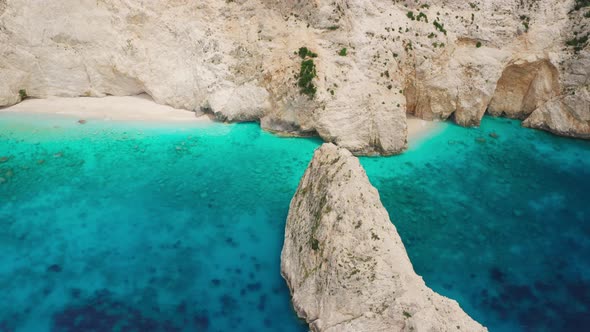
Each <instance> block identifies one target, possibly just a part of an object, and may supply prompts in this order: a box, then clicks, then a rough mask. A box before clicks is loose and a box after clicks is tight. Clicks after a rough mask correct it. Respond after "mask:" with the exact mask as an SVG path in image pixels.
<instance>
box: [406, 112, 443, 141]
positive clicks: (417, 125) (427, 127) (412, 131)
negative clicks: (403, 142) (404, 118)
mask: <svg viewBox="0 0 590 332" xmlns="http://www.w3.org/2000/svg"><path fill="white" fill-rule="evenodd" d="M441 126H442V123H441V122H437V121H426V120H422V119H419V118H415V117H412V116H408V142H409V143H410V144H411V143H412V142H413V141H417V140H420V139H422V138H424V137H426V136H428V135H429V134H431V133H433V132H435V131H437V130H438V129H440V128H441Z"/></svg>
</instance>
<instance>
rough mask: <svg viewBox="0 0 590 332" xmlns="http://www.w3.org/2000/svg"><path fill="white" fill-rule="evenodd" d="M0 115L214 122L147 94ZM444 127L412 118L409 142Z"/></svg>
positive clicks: (55, 101)
mask: <svg viewBox="0 0 590 332" xmlns="http://www.w3.org/2000/svg"><path fill="white" fill-rule="evenodd" d="M0 112H12V113H28V114H59V115H65V116H71V117H74V118H77V119H78V120H89V119H100V120H113V121H149V122H179V121H180V122H211V121H213V120H212V119H211V118H210V117H209V116H207V115H202V116H199V117H197V116H196V115H195V113H194V112H191V111H187V110H181V109H176V108H173V107H170V106H166V105H160V104H158V103H156V102H154V101H153V99H152V98H151V97H150V96H149V95H147V94H142V95H138V96H125V97H115V96H109V97H104V98H93V97H79V98H58V97H52V98H48V99H26V100H24V101H23V102H21V103H19V104H16V105H14V106H10V107H5V108H0ZM440 128H441V123H440V122H432V121H425V120H422V119H418V118H415V117H411V116H408V141H409V142H410V143H412V142H415V141H419V140H420V139H422V138H425V137H426V136H428V135H429V134H431V133H433V132H435V131H437V130H438V129H440Z"/></svg>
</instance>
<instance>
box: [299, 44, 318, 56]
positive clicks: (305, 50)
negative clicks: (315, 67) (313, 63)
mask: <svg viewBox="0 0 590 332" xmlns="http://www.w3.org/2000/svg"><path fill="white" fill-rule="evenodd" d="M298 54H299V57H301V59H305V58H306V57H310V58H317V57H318V55H317V54H316V53H313V52H312V51H310V50H309V49H308V48H307V47H302V48H300V49H299V53H298Z"/></svg>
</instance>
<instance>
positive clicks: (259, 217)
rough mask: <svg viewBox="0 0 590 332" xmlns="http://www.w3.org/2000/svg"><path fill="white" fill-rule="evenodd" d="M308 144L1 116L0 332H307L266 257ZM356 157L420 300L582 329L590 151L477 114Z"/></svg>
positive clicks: (512, 323)
mask: <svg viewBox="0 0 590 332" xmlns="http://www.w3.org/2000/svg"><path fill="white" fill-rule="evenodd" d="M319 144H321V142H320V141H319V140H317V139H302V138H279V137H276V136H273V135H272V134H269V133H266V132H263V131H261V130H260V128H259V126H258V125H256V124H234V125H225V124H218V123H215V124H192V125H186V124H183V125H180V124H154V123H122V122H116V123H115V122H103V121H88V122H87V123H86V124H84V125H81V124H79V123H77V119H73V118H67V117H57V116H47V115H46V116H31V115H15V114H7V113H4V114H1V113H0V253H1V255H0V332H9V331H10V332H12V331H19V332H44V331H65V332H73V331H286V332H289V331H307V328H306V326H305V325H304V324H303V323H301V322H300V321H299V320H298V319H297V317H296V315H295V313H294V312H293V310H292V308H291V305H290V298H289V291H288V289H287V287H286V285H285V282H284V281H283V280H282V278H281V276H280V251H281V247H282V243H283V231H284V225H285V219H286V216H287V212H288V207H289V202H290V200H291V197H292V196H293V194H294V192H295V190H296V188H297V184H298V181H299V178H300V177H301V176H302V175H303V172H304V171H305V168H306V166H307V163H308V162H309V160H310V159H311V157H312V153H313V150H314V149H315V148H316V147H318V146H319ZM362 163H363V165H364V166H365V167H366V169H367V174H368V175H369V178H370V180H371V182H372V183H373V184H374V185H375V186H376V187H377V188H378V189H379V191H380V194H381V198H382V200H383V203H384V205H385V206H386V208H387V209H388V211H389V213H390V215H391V219H392V221H393V222H394V224H395V225H396V227H397V229H398V231H399V233H400V235H401V236H402V239H403V241H404V244H405V245H406V247H407V250H408V254H409V256H410V258H411V259H412V262H413V264H414V267H415V269H416V271H417V272H418V273H419V274H421V275H423V276H424V279H425V280H426V282H427V284H428V285H429V286H430V287H432V288H433V289H434V290H436V291H438V292H440V293H442V294H443V295H446V296H449V297H452V298H454V299H456V300H457V301H459V303H460V305H461V306H462V307H463V308H464V309H465V310H466V311H467V312H468V313H469V314H470V315H472V316H473V317H474V318H475V319H477V320H479V321H480V322H482V323H483V324H484V325H486V326H488V327H489V328H490V330H491V331H499V332H504V331H587V330H589V329H590V311H589V306H590V200H589V199H588V195H587V192H588V189H589V188H590V142H587V141H580V140H573V139H566V138H559V137H556V136H553V135H550V134H547V133H544V132H540V131H534V130H530V129H524V128H521V127H520V124H519V123H518V122H517V121H512V120H505V119H493V118H485V119H484V121H483V123H482V126H481V128H475V129H467V128H461V127H458V126H454V125H450V124H441V126H440V129H439V130H438V131H437V132H435V133H433V134H431V135H430V136H427V137H425V138H423V139H421V140H420V142H413V143H412V146H411V148H410V150H409V151H408V152H407V153H405V154H403V155H401V156H396V157H389V158H362Z"/></svg>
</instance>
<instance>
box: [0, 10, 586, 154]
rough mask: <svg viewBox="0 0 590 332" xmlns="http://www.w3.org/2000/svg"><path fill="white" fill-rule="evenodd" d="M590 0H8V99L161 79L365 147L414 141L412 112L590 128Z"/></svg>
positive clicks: (161, 88)
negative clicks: (307, 60) (309, 71)
mask: <svg viewBox="0 0 590 332" xmlns="http://www.w3.org/2000/svg"><path fill="white" fill-rule="evenodd" d="M582 1H585V0H565V1H563V0H494V1H481V0H474V1H472V2H469V1H462V0H461V1H459V0H441V1H433V0H422V1H418V2H416V1H413V0H412V1H409V0H408V1H400V0H395V1H392V0H372V1H365V0H335V1H325V0H305V1H295V0H285V1H278V2H277V1H269V0H231V1H229V0H228V1H223V0H204V1H194V2H187V1H181V0H174V1H154V0H148V1H139V2H138V1H131V0H98V1H97V0H80V1H75V2H71V1H69V2H66V1H63V0H44V1H39V0H37V1H31V0H0V45H1V47H0V106H6V105H12V104H15V103H18V102H19V101H20V100H21V96H20V94H19V91H21V90H22V92H26V94H27V95H28V96H31V97H37V98H45V97H49V96H62V97H77V96H94V97H102V96H106V95H136V94H140V93H147V94H149V95H150V96H151V97H152V98H153V99H154V100H155V101H156V102H158V103H161V104H167V105H170V106H173V107H176V108H183V109H189V110H194V111H198V112H200V111H202V110H207V111H210V112H212V113H214V114H215V115H216V116H217V118H218V119H220V120H223V121H253V120H258V119H259V120H260V122H261V125H262V127H263V128H265V129H267V130H270V131H274V132H278V133H282V134H287V135H313V134H319V135H320V136H321V137H322V138H323V139H324V140H325V141H329V142H334V143H337V144H338V145H341V146H344V147H347V148H348V149H350V150H351V151H352V152H354V153H355V154H394V153H399V152H401V151H403V150H404V149H405V148H406V146H407V125H406V113H409V114H414V115H417V116H419V117H421V118H424V119H430V120H433V119H447V118H449V117H451V116H452V117H453V118H454V119H455V121H456V122H458V123H459V124H462V125H478V124H479V121H480V119H481V117H482V116H483V114H484V113H485V112H486V110H487V109H489V111H490V113H492V114H497V115H498V114H501V115H505V116H509V117H516V118H521V119H527V120H526V121H525V125H527V126H531V127H535V128H541V129H546V130H550V131H552V132H554V133H557V134H562V135H569V136H576V137H590V121H589V118H590V106H589V105H590V99H589V93H588V89H589V88H588V85H589V83H588V77H590V74H589V72H588V68H589V67H590V66H589V64H590V60H589V58H590V52H589V50H588V46H587V45H588V42H587V39H586V40H585V39H584V37H586V36H587V35H588V33H589V31H590V30H589V29H590V24H588V23H590V18H589V17H586V12H587V11H588V10H590V8H587V7H584V8H579V9H577V10H576V9H575V8H576V3H582ZM435 22H436V25H435ZM574 33H575V34H574ZM568 43H569V45H567V44H568ZM301 47H308V48H309V49H311V50H312V51H313V52H315V53H317V55H318V56H317V58H314V59H313V61H314V64H315V66H316V71H317V77H316V78H315V79H314V80H313V83H314V85H315V86H316V88H317V92H316V94H315V96H314V97H313V98H310V97H308V96H307V95H304V94H301V93H300V88H299V87H298V86H297V82H298V77H297V76H298V75H299V71H300V66H301V62H302V59H301V58H300V57H299V56H298V55H297V54H296V52H297V50H298V49H299V48H301ZM343 49H346V55H340V53H341V51H342V50H343Z"/></svg>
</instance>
